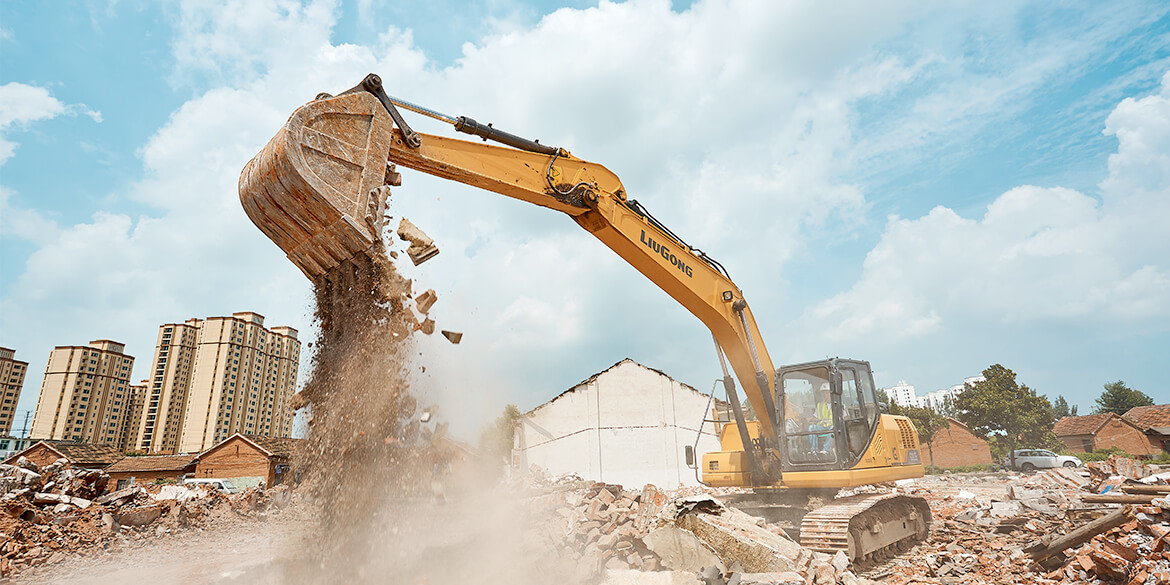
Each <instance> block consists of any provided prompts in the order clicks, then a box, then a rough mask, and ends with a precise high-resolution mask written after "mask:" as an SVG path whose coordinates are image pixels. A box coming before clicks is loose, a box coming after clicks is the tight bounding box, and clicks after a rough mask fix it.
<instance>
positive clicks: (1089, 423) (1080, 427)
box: [1052, 412, 1117, 437]
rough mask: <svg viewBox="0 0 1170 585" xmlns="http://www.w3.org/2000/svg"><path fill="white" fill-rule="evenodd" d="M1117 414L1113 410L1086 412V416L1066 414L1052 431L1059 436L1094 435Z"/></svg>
mask: <svg viewBox="0 0 1170 585" xmlns="http://www.w3.org/2000/svg"><path fill="white" fill-rule="evenodd" d="M1115 416H1117V415H1116V414H1113V413H1112V412H1106V413H1104V414H1086V415H1085V416H1066V417H1064V418H1062V419H1060V420H1058V421H1056V426H1054V427H1052V432H1053V433H1055V434H1056V436H1058V437H1067V436H1070V435H1092V434H1094V433H1096V432H1097V429H1100V428H1101V427H1102V426H1103V425H1104V424H1105V423H1107V422H1109V419H1110V418H1112V417H1115Z"/></svg>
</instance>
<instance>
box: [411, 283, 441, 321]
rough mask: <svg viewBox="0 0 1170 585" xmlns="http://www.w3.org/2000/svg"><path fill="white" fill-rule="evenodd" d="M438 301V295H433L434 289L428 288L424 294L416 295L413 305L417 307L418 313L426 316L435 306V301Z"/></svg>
mask: <svg viewBox="0 0 1170 585" xmlns="http://www.w3.org/2000/svg"><path fill="white" fill-rule="evenodd" d="M438 300H439V295H437V294H435V289H433V288H428V289H427V290H426V292H424V293H422V294H420V295H418V298H416V299H414V305H415V306H416V307H418V312H420V313H422V314H424V315H426V314H427V313H429V312H430V311H431V307H433V306H435V301H438Z"/></svg>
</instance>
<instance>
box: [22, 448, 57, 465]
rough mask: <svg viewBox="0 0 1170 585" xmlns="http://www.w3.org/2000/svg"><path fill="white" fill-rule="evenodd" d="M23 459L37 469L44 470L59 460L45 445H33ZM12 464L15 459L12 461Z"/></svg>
mask: <svg viewBox="0 0 1170 585" xmlns="http://www.w3.org/2000/svg"><path fill="white" fill-rule="evenodd" d="M24 456H25V458H27V459H28V460H29V461H32V462H33V463H36V464H37V468H39V469H44V467H45V466H46V465H52V464H53V462H54V461H56V460H58V459H60V458H61V456H60V455H58V454H56V453H54V452H53V451H52V450H50V449H49V448H48V447H46V446H45V445H34V446H33V447H32V449H31V450H29V452H27V453H25V454H24ZM12 462H13V464H15V463H16V459H15V458H14V459H13V461H12Z"/></svg>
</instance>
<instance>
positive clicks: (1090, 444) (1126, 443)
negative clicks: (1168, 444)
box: [1053, 413, 1161, 455]
mask: <svg viewBox="0 0 1170 585" xmlns="http://www.w3.org/2000/svg"><path fill="white" fill-rule="evenodd" d="M1053 432H1054V433H1055V434H1056V436H1057V437H1058V438H1059V439H1060V440H1061V441H1062V442H1063V443H1064V445H1065V447H1066V448H1067V449H1068V450H1069V451H1070V452H1072V453H1085V452H1088V451H1090V450H1093V451H1098V450H1104V449H1110V448H1113V447H1117V448H1119V449H1121V450H1122V451H1125V452H1126V453H1131V454H1133V455H1157V454H1158V452H1159V451H1161V448H1160V447H1159V446H1158V445H1157V443H1156V442H1154V441H1152V440H1151V439H1150V437H1148V436H1146V434H1145V433H1143V432H1142V430H1141V429H1140V428H1138V427H1137V425H1135V424H1133V423H1132V422H1130V421H1129V420H1127V419H1125V418H1122V417H1120V416H1117V415H1116V414H1113V413H1106V414H1089V415H1085V416H1077V417H1065V418H1063V419H1061V420H1059V421H1057V423H1056V426H1055V427H1054V428H1053Z"/></svg>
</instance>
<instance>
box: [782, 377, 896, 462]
mask: <svg viewBox="0 0 1170 585" xmlns="http://www.w3.org/2000/svg"><path fill="white" fill-rule="evenodd" d="M776 379H777V380H778V384H777V390H778V396H777V400H776V404H777V405H779V406H778V409H777V417H779V418H781V421H778V424H777V427H778V428H779V429H780V436H781V439H780V443H781V445H782V448H781V462H782V469H783V470H784V471H823V470H833V469H848V468H850V467H852V466H853V465H854V464H855V463H856V462H857V460H858V459H860V457H861V455H862V454H863V453H865V451H866V449H867V448H868V446H869V443H870V441H871V439H872V437H873V433H874V431H875V429H876V423H877V417H878V416H879V415H880V412H879V411H878V406H877V401H876V397H875V396H874V390H873V378H872V375H871V374H870V371H869V364H867V363H865V362H858V361H853V360H837V359H833V360H824V361H819V362H809V363H805V364H798V365H794V366H786V367H783V368H780V369H779V370H778V371H777V372H776Z"/></svg>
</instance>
